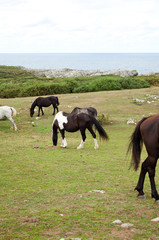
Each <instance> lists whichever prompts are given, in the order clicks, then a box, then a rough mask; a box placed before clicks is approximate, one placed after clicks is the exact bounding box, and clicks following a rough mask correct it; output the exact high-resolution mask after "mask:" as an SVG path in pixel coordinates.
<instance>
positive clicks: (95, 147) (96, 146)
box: [94, 138, 99, 150]
mask: <svg viewBox="0 0 159 240" xmlns="http://www.w3.org/2000/svg"><path fill="white" fill-rule="evenodd" d="M94 144H95V146H94V149H95V150H96V149H98V148H99V146H98V143H97V139H96V138H94Z"/></svg>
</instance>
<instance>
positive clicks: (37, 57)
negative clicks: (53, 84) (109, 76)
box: [0, 53, 159, 75]
mask: <svg viewBox="0 0 159 240" xmlns="http://www.w3.org/2000/svg"><path fill="white" fill-rule="evenodd" d="M0 65H6V66H21V67H25V68H29V69H44V70H45V69H63V68H69V69H77V70H100V71H106V70H114V69H121V70H136V71H137V72H138V74H139V75H141V74H149V73H155V72H159V53H0Z"/></svg>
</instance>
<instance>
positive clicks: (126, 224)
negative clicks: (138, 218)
mask: <svg viewBox="0 0 159 240" xmlns="http://www.w3.org/2000/svg"><path fill="white" fill-rule="evenodd" d="M132 226H133V224H131V223H123V224H121V227H122V228H129V227H132Z"/></svg>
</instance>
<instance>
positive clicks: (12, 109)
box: [11, 107, 17, 118]
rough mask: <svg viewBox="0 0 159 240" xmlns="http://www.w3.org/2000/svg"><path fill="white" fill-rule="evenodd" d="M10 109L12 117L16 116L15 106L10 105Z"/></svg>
mask: <svg viewBox="0 0 159 240" xmlns="http://www.w3.org/2000/svg"><path fill="white" fill-rule="evenodd" d="M11 111H12V117H13V118H14V117H16V114H17V111H16V110H15V108H13V107H11Z"/></svg>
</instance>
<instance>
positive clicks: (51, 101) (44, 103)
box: [30, 96, 60, 117]
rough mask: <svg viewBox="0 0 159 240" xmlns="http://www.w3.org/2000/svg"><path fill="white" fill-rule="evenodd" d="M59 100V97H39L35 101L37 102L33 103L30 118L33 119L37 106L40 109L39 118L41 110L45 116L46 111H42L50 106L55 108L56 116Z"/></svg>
mask: <svg viewBox="0 0 159 240" xmlns="http://www.w3.org/2000/svg"><path fill="white" fill-rule="evenodd" d="M59 104H60V103H59V100H58V97H54V96H50V97H38V98H37V99H35V101H34V102H33V103H32V105H31V108H30V117H32V116H33V115H34V108H35V107H36V106H38V107H39V110H38V116H40V110H41V112H42V115H44V111H43V109H42V107H49V106H50V105H52V106H53V108H54V112H53V115H54V114H55V109H56V110H57V112H58V107H57V106H59Z"/></svg>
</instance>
